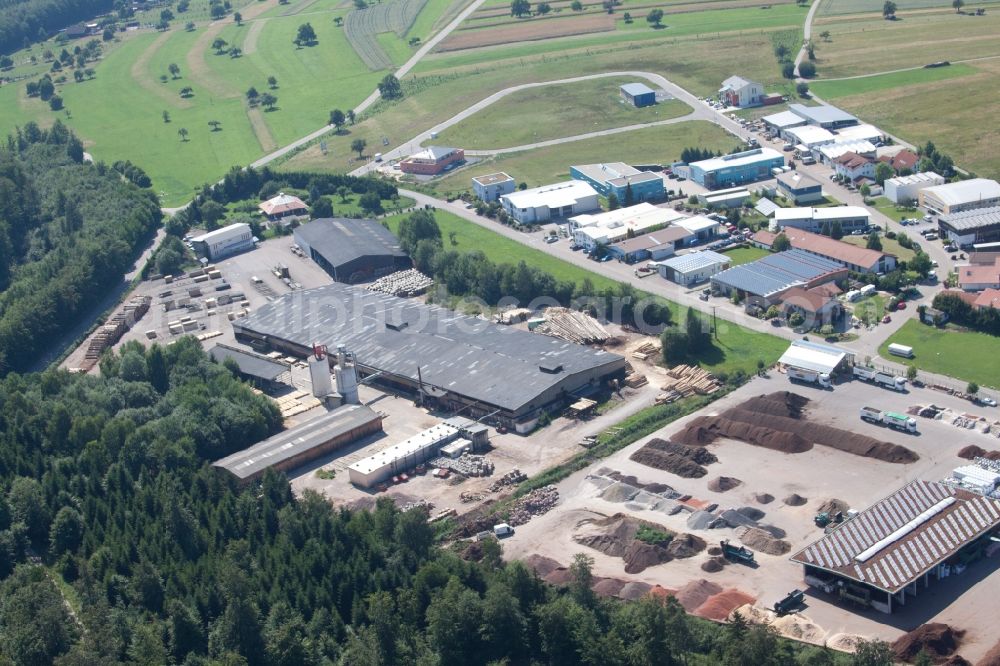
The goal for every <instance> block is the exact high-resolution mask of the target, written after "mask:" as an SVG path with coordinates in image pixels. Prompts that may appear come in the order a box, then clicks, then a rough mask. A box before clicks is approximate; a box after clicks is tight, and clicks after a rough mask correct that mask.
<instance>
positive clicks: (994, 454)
mask: <svg viewBox="0 0 1000 666" xmlns="http://www.w3.org/2000/svg"><path fill="white" fill-rule="evenodd" d="M958 457H959V458H965V459H966V460H975V459H976V458H989V459H990V460H1000V451H987V450H986V449H984V448H982V447H980V446H976V445H975V444H969V445H968V446H966V447H965V448H963V449H961V450H959V452H958Z"/></svg>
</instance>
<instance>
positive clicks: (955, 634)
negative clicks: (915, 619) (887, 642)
mask: <svg viewBox="0 0 1000 666" xmlns="http://www.w3.org/2000/svg"><path fill="white" fill-rule="evenodd" d="M963 635H965V632H964V631H961V630H957V629H952V628H951V627H950V626H948V625H947V624H940V623H932V624H922V625H920V626H919V627H917V628H916V629H914V630H913V631H911V632H910V633H908V634H904V635H902V636H900V637H899V638H898V639H897V640H896V642H895V643H893V644H892V652H893V654H894V655H895V656H896V659H899V660H900V661H911V662H912V661H913V660H914V659H915V658H916V656H917V654H919V653H920V652H921V651H923V652H926V653H927V655H928V656H930V657H931V659H933V660H934V662H935V663H941V662H943V661H944V660H945V659H947V658H949V657H951V656H952V655H954V654H955V652H956V651H957V650H958V646H959V644H960V643H961V642H962V636H963Z"/></svg>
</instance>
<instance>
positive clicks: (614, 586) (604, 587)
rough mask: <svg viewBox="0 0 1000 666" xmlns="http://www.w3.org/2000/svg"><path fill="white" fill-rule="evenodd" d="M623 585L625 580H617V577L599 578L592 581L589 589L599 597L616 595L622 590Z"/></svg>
mask: <svg viewBox="0 0 1000 666" xmlns="http://www.w3.org/2000/svg"><path fill="white" fill-rule="evenodd" d="M623 587H625V581H623V580H618V579H617V578H601V579H599V580H597V581H595V582H594V584H593V585H591V586H590V589H592V590H593V591H594V594H596V595H598V596H600V597H616V596H618V593H619V592H621V591H622V588H623Z"/></svg>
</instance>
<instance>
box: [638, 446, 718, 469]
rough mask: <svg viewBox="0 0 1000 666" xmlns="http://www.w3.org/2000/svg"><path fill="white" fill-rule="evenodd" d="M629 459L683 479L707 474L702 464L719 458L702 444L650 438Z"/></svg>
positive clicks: (709, 463)
mask: <svg viewBox="0 0 1000 666" xmlns="http://www.w3.org/2000/svg"><path fill="white" fill-rule="evenodd" d="M630 459H631V460H634V461H635V462H637V463H640V464H643V465H646V466H648V467H653V468H654V469H662V470H664V471H667V472H670V473H671V474H676V475H677V476H679V477H681V478H684V479H700V478H701V477H703V476H705V475H706V474H708V470H706V469H705V467H704V466H705V465H711V464H712V463H714V462H718V460H719V459H718V458H716V457H715V454H713V453H712V452H711V451H708V450H707V449H705V448H704V447H703V446H697V445H696V446H688V445H687V444H680V443H677V442H668V441H666V440H663V439H651V440H650V441H649V442H648V443H647V444H646V445H645V446H644V447H642V448H641V449H639V450H638V451H636V452H635V453H633V454H632V455H631V456H630Z"/></svg>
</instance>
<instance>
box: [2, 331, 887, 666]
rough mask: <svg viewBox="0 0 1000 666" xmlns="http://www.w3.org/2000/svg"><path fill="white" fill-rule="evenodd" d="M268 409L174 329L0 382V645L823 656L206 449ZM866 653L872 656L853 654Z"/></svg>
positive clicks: (409, 654) (463, 658)
mask: <svg viewBox="0 0 1000 666" xmlns="http://www.w3.org/2000/svg"><path fill="white" fill-rule="evenodd" d="M279 427H280V416H279V414H278V412H277V410H276V408H275V407H274V406H273V404H272V403H271V402H270V400H269V399H267V398H264V397H262V396H259V395H255V394H254V393H252V392H251V391H250V389H249V388H248V387H247V386H246V385H244V384H242V383H241V382H239V381H238V380H237V379H235V375H234V374H233V372H232V371H231V369H230V368H229V367H227V366H224V365H219V364H216V363H214V362H212V361H210V360H209V359H208V357H207V356H206V354H205V353H204V352H203V351H202V350H201V349H200V347H199V345H198V343H197V342H196V341H195V340H194V339H192V338H183V339H181V340H179V341H178V342H177V343H175V344H172V345H170V346H167V347H165V348H161V347H158V346H154V347H151V348H149V349H143V348H142V346H141V345H138V344H136V343H128V344H126V345H124V346H123V349H122V351H121V354H120V355H111V356H108V357H106V358H105V359H104V360H103V361H102V363H101V376H100V377H95V376H87V375H72V374H68V373H65V372H62V371H48V372H46V373H44V374H41V375H26V376H21V375H17V374H10V375H8V376H7V377H6V378H5V379H3V380H2V381H0V440H2V441H0V664H4V665H6V664H15V665H17V666H21V665H35V664H39V665H40V664H50V663H54V664H58V665H60V666H76V665H78V664H80V665H82V664H102V665H114V664H188V665H198V664H205V665H208V664H212V665H215V664H219V665H222V664H225V665H237V664H247V665H248V666H258V665H259V666H285V665H289V666H291V665H307V666H308V665H311V664H317V665H318V664H345V665H346V664H350V665H352V666H368V665H371V666H389V665H395V664H421V665H437V664H440V665H466V664H497V665H499V664H510V665H511V666H513V665H517V664H526V665H527V664H553V665H555V664H593V665H595V666H596V665H602V666H604V665H610V666H615V665H619V664H620V665H622V666H626V665H650V666H652V665H654V664H659V665H664V664H665V665H668V666H669V665H672V664H685V663H686V664H747V665H748V666H749V665H751V664H752V665H753V666H768V665H770V664H775V665H776V664H796V663H798V664H829V663H843V657H842V656H835V655H833V654H832V653H829V652H827V651H823V650H820V649H818V648H805V649H803V648H801V646H796V645H793V644H791V643H788V642H785V641H779V640H778V639H777V638H775V636H774V635H773V634H772V633H770V632H769V631H768V630H767V629H765V628H761V627H748V626H746V625H745V624H744V623H741V622H737V623H735V624H734V625H732V626H730V627H726V628H722V627H718V626H717V625H713V624H710V623H707V622H702V621H700V620H695V619H693V618H690V617H688V616H686V615H685V614H684V612H683V610H682V609H681V608H680V607H679V606H678V605H677V604H676V603H675V602H673V601H670V602H668V603H666V604H663V603H661V602H659V601H653V600H647V601H642V602H636V603H628V604H626V603H622V602H617V601H609V600H602V599H599V598H597V597H596V596H595V595H594V594H593V593H592V592H591V590H590V567H589V564H588V562H587V561H586V558H578V560H577V561H575V562H574V565H573V569H572V570H573V582H572V583H571V584H570V585H568V586H567V587H565V588H558V589H557V588H552V587H549V586H546V585H545V584H544V583H542V582H541V581H540V580H539V579H538V578H536V577H535V576H534V575H533V574H531V573H530V572H529V571H528V570H527V569H526V568H525V567H524V566H523V565H521V564H519V563H510V564H504V563H503V562H502V560H501V558H500V556H501V550H500V549H501V546H500V544H499V543H497V542H493V541H488V542H484V543H483V551H482V559H481V560H480V561H478V562H469V561H465V560H463V559H462V558H460V557H459V556H458V555H456V554H454V552H453V551H452V550H449V549H442V548H439V547H438V546H437V545H436V539H435V534H434V532H433V531H432V528H431V527H430V526H429V525H428V523H427V520H426V519H427V514H426V512H425V511H423V510H421V509H415V510H412V511H408V512H405V513H401V512H400V511H399V510H398V509H396V508H395V507H394V506H393V504H392V503H391V502H389V501H387V500H381V501H379V502H378V503H377V505H376V507H375V508H374V510H372V511H349V510H347V509H342V508H334V507H333V506H331V505H330V504H329V503H328V502H326V501H325V500H324V499H323V498H322V497H320V496H318V495H316V494H306V495H305V496H304V497H302V498H301V499H295V498H294V497H293V496H292V494H291V491H290V488H289V485H288V482H287V480H286V479H285V478H284V476H283V475H278V474H268V475H266V476H265V477H264V478H263V479H262V480H261V481H260V482H258V483H256V484H254V485H251V486H249V487H246V488H241V487H239V486H237V484H236V483H235V481H233V480H232V479H231V478H229V477H228V476H227V475H225V473H223V472H221V471H219V470H215V469H213V468H211V467H210V466H209V465H208V464H207V462H208V461H210V460H212V459H214V458H217V457H218V456H222V455H225V454H227V453H229V452H230V451H233V450H236V449H238V448H241V447H243V446H246V445H248V444H250V443H252V442H254V441H257V440H259V439H261V438H263V437H265V436H267V435H269V434H271V433H273V432H275V431H276V430H277V429H278V428H279ZM866 663H872V664H877V663H883V662H876V661H872V662H866Z"/></svg>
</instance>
